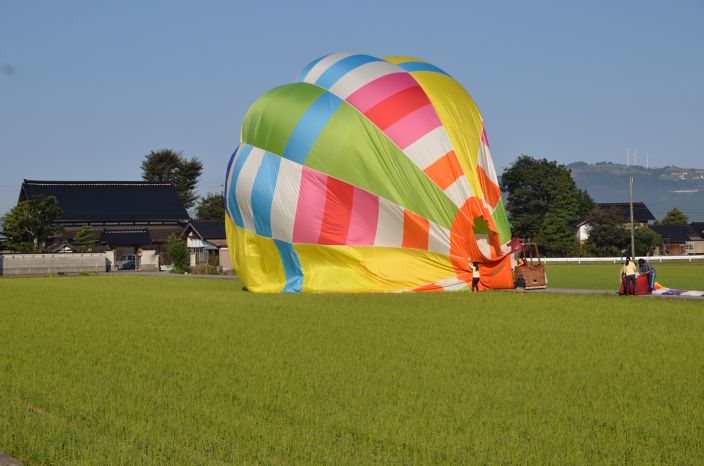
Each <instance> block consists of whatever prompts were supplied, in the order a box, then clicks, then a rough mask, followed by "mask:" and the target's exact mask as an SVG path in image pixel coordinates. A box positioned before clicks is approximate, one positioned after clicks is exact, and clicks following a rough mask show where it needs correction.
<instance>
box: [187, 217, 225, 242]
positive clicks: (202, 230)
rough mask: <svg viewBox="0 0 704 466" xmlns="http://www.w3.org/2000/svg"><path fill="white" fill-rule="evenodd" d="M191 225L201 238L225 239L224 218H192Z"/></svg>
mask: <svg viewBox="0 0 704 466" xmlns="http://www.w3.org/2000/svg"><path fill="white" fill-rule="evenodd" d="M190 225H191V227H192V228H193V229H194V230H195V231H196V233H198V235H199V236H200V237H201V239H204V240H206V241H207V240H209V239H225V220H224V219H223V220H192V221H191V223H190Z"/></svg>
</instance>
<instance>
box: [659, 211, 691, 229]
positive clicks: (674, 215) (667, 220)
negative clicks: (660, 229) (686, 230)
mask: <svg viewBox="0 0 704 466" xmlns="http://www.w3.org/2000/svg"><path fill="white" fill-rule="evenodd" d="M688 223H689V218H688V217H687V215H686V214H685V213H684V212H682V211H681V210H680V209H678V208H677V207H673V208H672V209H670V210H668V211H667V213H666V214H665V216H664V217H663V218H662V220H660V224H661V225H686V224H688Z"/></svg>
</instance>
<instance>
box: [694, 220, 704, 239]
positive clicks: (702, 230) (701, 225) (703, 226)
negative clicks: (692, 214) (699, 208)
mask: <svg viewBox="0 0 704 466" xmlns="http://www.w3.org/2000/svg"><path fill="white" fill-rule="evenodd" d="M692 228H694V229H695V230H696V231H697V233H699V235H700V236H701V237H702V238H704V222H692Z"/></svg>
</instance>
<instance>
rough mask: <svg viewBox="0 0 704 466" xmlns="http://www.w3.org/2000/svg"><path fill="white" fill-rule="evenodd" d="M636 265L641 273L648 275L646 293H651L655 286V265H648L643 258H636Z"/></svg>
mask: <svg viewBox="0 0 704 466" xmlns="http://www.w3.org/2000/svg"><path fill="white" fill-rule="evenodd" d="M638 266H639V267H640V273H641V275H645V274H646V273H647V274H649V275H648V293H652V292H653V289H654V288H655V267H653V266H652V265H650V262H648V261H647V260H645V259H638Z"/></svg>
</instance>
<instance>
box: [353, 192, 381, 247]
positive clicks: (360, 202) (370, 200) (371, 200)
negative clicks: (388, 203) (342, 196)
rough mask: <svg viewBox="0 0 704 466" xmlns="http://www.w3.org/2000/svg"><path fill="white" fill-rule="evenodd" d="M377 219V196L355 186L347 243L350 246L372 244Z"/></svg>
mask: <svg viewBox="0 0 704 466" xmlns="http://www.w3.org/2000/svg"><path fill="white" fill-rule="evenodd" d="M378 220H379V197H378V196H376V195H374V194H372V193H370V192H367V191H365V190H363V189H359V188H357V187H355V188H354V198H353V200H352V217H351V218H350V229H349V233H348V234H347V244H348V245H350V246H373V245H374V238H375V237H376V226H377V222H378Z"/></svg>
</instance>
